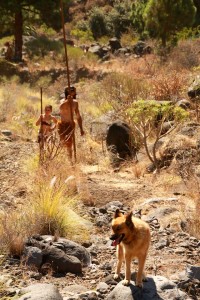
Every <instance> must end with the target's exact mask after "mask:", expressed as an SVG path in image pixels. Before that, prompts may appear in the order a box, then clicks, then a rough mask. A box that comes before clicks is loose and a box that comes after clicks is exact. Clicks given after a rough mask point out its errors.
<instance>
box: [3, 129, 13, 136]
mask: <svg viewBox="0 0 200 300" xmlns="http://www.w3.org/2000/svg"><path fill="white" fill-rule="evenodd" d="M1 133H2V134H3V135H5V136H11V135H12V131H10V130H1Z"/></svg>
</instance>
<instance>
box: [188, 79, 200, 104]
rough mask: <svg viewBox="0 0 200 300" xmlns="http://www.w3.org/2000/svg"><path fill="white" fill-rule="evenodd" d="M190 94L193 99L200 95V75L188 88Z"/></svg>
mask: <svg viewBox="0 0 200 300" xmlns="http://www.w3.org/2000/svg"><path fill="white" fill-rule="evenodd" d="M188 96H189V97H190V99H191V100H196V99H198V98H199V96H200V76H197V77H196V78H195V79H194V81H193V82H192V84H191V85H190V87H189V89H188Z"/></svg>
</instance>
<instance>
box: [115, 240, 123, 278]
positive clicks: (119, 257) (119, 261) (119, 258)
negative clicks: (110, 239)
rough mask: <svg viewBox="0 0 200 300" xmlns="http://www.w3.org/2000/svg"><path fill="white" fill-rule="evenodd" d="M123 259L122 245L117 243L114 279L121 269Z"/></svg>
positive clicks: (117, 276)
mask: <svg viewBox="0 0 200 300" xmlns="http://www.w3.org/2000/svg"><path fill="white" fill-rule="evenodd" d="M123 259H124V252H123V248H122V245H117V267H116V271H115V274H114V279H117V278H119V276H120V270H121V266H122V262H123Z"/></svg>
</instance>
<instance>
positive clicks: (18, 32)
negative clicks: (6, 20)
mask: <svg viewBox="0 0 200 300" xmlns="http://www.w3.org/2000/svg"><path fill="white" fill-rule="evenodd" d="M22 34H23V16H22V10H21V8H19V9H18V10H17V11H16V12H15V57H14V59H15V60H16V61H22V45H23V40H22Z"/></svg>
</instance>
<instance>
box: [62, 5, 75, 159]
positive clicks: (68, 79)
mask: <svg viewBox="0 0 200 300" xmlns="http://www.w3.org/2000/svg"><path fill="white" fill-rule="evenodd" d="M60 14H61V20H62V29H63V41H64V48H65V62H66V67H67V83H68V93H69V95H71V88H70V77H69V64H68V56H67V43H66V34H65V22H64V13H63V1H62V0H60ZM72 101H73V100H70V102H69V106H70V114H71V122H72V124H74V116H73V109H72ZM72 139H73V148H74V160H75V161H76V142H75V130H73V132H72Z"/></svg>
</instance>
